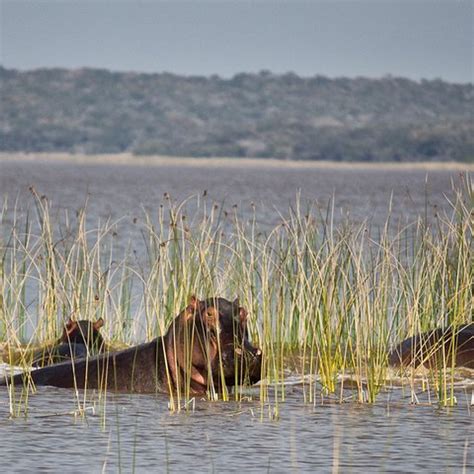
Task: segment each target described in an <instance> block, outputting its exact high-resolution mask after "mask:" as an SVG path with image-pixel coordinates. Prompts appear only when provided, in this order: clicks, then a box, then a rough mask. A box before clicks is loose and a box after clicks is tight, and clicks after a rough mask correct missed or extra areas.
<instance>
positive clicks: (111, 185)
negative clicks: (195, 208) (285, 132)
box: [0, 156, 474, 473]
mask: <svg viewBox="0 0 474 474" xmlns="http://www.w3.org/2000/svg"><path fill="white" fill-rule="evenodd" d="M34 158H35V157H34V156H32V157H29V158H26V159H25V158H22V159H21V160H15V159H11V158H8V157H7V158H5V157H4V158H3V159H0V197H1V200H5V199H8V200H9V202H10V203H12V201H14V200H15V199H17V198H18V202H19V206H20V207H22V208H24V207H25V206H26V203H28V201H29V202H30V206H31V197H30V192H29V191H28V188H29V187H30V186H34V187H35V188H36V189H37V191H38V193H39V194H45V195H47V196H48V198H49V200H50V201H51V203H52V206H53V209H68V210H69V211H71V212H73V213H74V212H75V211H76V210H77V209H79V208H80V207H82V205H83V203H84V202H85V200H86V197H87V198H88V213H89V219H92V220H97V219H99V218H101V219H105V218H107V217H109V216H111V217H112V218H114V219H117V218H120V217H125V218H124V220H123V221H122V222H121V224H120V225H121V229H122V230H121V232H122V234H121V236H120V238H121V239H122V241H123V242H126V241H128V240H129V239H132V242H134V241H135V238H136V234H135V233H134V232H135V231H133V230H132V229H133V226H132V224H131V222H132V220H133V218H134V217H138V218H141V216H142V215H143V209H146V210H148V211H149V212H154V210H155V209H156V208H157V206H158V205H159V203H160V202H162V201H163V195H164V193H170V194H171V196H172V198H174V199H176V200H182V199H185V198H187V197H188V196H190V195H192V194H197V195H202V194H203V192H204V190H207V199H209V200H210V201H211V202H213V201H215V202H217V203H220V204H222V203H223V204H222V205H223V206H224V207H228V208H232V206H233V205H234V204H237V205H238V206H239V209H241V210H242V213H243V216H244V217H245V216H247V215H250V214H251V212H252V209H253V208H252V203H255V205H256V206H257V215H258V218H259V220H260V221H261V222H263V224H264V225H266V226H268V227H271V226H273V225H275V224H277V223H278V222H279V221H280V220H281V215H280V213H279V211H280V212H282V213H285V212H286V210H287V208H288V205H289V204H290V203H293V202H294V200H295V196H296V194H297V192H298V191H300V192H301V195H302V198H303V199H304V200H315V201H317V202H318V203H319V204H320V205H321V206H322V207H324V208H325V206H326V205H327V203H328V201H329V200H330V199H331V197H332V196H334V197H335V217H336V219H337V218H342V217H343V216H345V215H346V214H347V212H350V215H351V216H352V219H353V220H355V221H361V220H363V219H365V218H370V219H371V220H372V222H373V223H374V224H375V225H382V224H383V222H384V221H385V218H386V215H387V209H388V206H389V201H390V199H391V197H392V207H393V213H392V214H393V217H394V219H398V220H402V221H410V220H413V219H415V218H416V216H419V215H421V216H426V217H432V216H433V215H434V214H435V213H436V212H439V210H440V209H446V210H447V209H448V207H449V206H448V203H447V201H446V198H445V195H448V196H450V195H451V181H452V180H457V179H458V175H459V169H434V170H429V171H426V170H423V169H405V168H404V169H386V168H381V167H366V168H363V167H356V168H354V169H351V168H350V167H327V166H324V167H318V166H310V165H307V166H301V167H295V166H292V165H291V164H285V163H281V164H275V163H270V162H268V163H266V162H259V163H257V164H255V163H252V164H251V165H249V166H242V164H239V163H236V162H232V164H219V163H220V162H209V161H202V162H201V164H200V163H199V162H198V161H193V162H192V164H190V163H189V162H183V163H182V164H179V162H178V161H176V162H171V161H170V160H164V161H163V162H155V163H154V164H153V165H152V166H145V165H143V163H142V162H137V164H130V163H128V164H123V163H121V164H111V163H107V164H106V163H100V164H93V163H84V162H81V163H79V162H76V163H74V162H72V163H67V162H65V161H64V160H56V159H45V158H44V157H43V158H42V159H41V160H36V159H34ZM86 161H87V160H86ZM241 163H246V162H241ZM11 217H12V216H11V215H9V216H7V219H6V220H5V222H4V224H5V225H8V219H11ZM123 245H124V246H125V243H123ZM137 245H138V244H137ZM301 390H302V389H301V387H299V386H298V385H295V386H291V387H288V389H287V393H288V397H287V400H286V401H285V402H284V403H282V404H281V405H280V406H279V416H278V417H276V419H271V418H272V417H271V416H269V413H272V410H273V409H274V406H272V407H270V408H268V407H265V408H264V410H263V412H262V408H261V406H260V403H259V401H258V391H255V392H254V400H253V401H249V402H246V403H241V404H236V403H233V402H228V403H223V402H207V401H200V400H197V401H196V405H195V407H194V409H193V410H190V411H189V412H180V413H171V412H170V411H169V410H168V399H167V397H166V396H144V395H113V394H110V395H108V399H107V404H106V410H105V413H103V406H102V405H100V404H96V405H94V400H90V401H89V402H87V404H86V406H87V407H91V408H94V407H95V410H94V412H93V411H92V410H90V409H88V411H87V413H88V415H87V416H86V418H85V419H82V418H75V417H74V416H72V415H71V414H70V412H72V411H74V410H75V409H76V408H77V405H76V403H75V397H74V393H73V391H71V390H61V389H54V388H40V390H39V391H38V392H37V393H36V394H34V395H32V396H31V397H30V399H29V401H28V406H29V408H28V417H27V418H23V417H18V418H13V419H10V417H9V398H8V393H7V391H6V390H5V389H2V390H0V434H1V439H2V441H1V447H0V455H1V459H2V461H1V462H2V469H3V471H4V472H32V471H34V472H59V471H61V472H84V471H87V472H102V471H104V472H132V471H137V472H240V471H242V472H276V473H287V472H338V471H339V472H360V473H365V472H430V473H431V472H453V473H457V472H463V470H464V472H472V469H473V468H474V456H473V451H474V449H473V446H474V423H473V417H472V409H473V407H472V406H471V403H472V402H471V393H472V390H473V382H472V378H470V379H469V377H468V380H467V381H466V383H464V384H463V386H462V387H459V388H458V391H457V399H458V405H457V406H455V407H454V408H450V409H447V408H438V406H437V405H436V403H432V404H429V403H422V404H419V405H416V406H414V405H411V404H410V396H409V393H408V394H407V392H406V391H405V390H403V389H401V388H395V389H392V390H389V391H387V392H385V393H384V394H382V396H380V398H379V401H378V402H377V403H376V404H375V405H360V404H356V403H346V404H336V403H328V402H326V403H325V404H324V405H319V404H317V405H313V404H304V403H303V397H302V392H301ZM423 396H426V395H420V397H421V398H423ZM422 401H423V399H422ZM425 401H426V400H425Z"/></svg>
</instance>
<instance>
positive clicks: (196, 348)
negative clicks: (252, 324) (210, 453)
mask: <svg viewBox="0 0 474 474" xmlns="http://www.w3.org/2000/svg"><path fill="white" fill-rule="evenodd" d="M246 322H247V312H246V310H245V309H244V308H243V307H241V306H240V305H239V302H238V300H235V301H234V302H230V301H228V300H226V299H224V298H219V297H212V298H209V299H206V300H203V301H200V300H198V299H197V298H196V297H194V296H193V297H191V299H190V300H189V302H188V305H187V306H186V308H185V309H184V310H182V311H181V312H180V313H179V314H178V316H177V317H176V318H175V319H174V320H173V322H172V323H171V325H170V327H169V328H168V331H167V332H166V334H165V335H164V336H162V337H158V338H156V339H154V340H152V341H151V342H147V343H144V344H140V345H137V346H134V347H131V348H128V349H125V350H121V351H117V352H114V353H107V354H102V355H99V356H96V357H92V358H90V357H89V358H86V359H82V360H75V361H69V362H63V363H60V364H55V365H52V366H49V367H44V368H41V369H38V370H34V371H31V372H30V373H23V374H18V375H15V376H13V377H10V378H8V379H6V380H2V381H0V385H6V384H7V383H14V384H23V383H26V382H28V381H29V380H31V381H32V382H34V383H35V384H36V385H51V386H55V387H64V388H73V387H75V388H90V389H106V390H112V391H118V392H131V393H155V392H168V393H173V392H180V393H182V394H186V395H204V394H206V393H207V392H208V391H209V390H211V389H212V388H213V389H214V390H216V389H219V387H220V388H221V389H222V387H223V386H224V385H225V386H234V385H240V384H244V383H248V384H254V383H256V382H258V381H259V380H260V376H261V364H262V352H261V351H260V349H257V348H256V347H254V346H253V345H252V344H251V343H250V341H249V339H248V335H247V329H246Z"/></svg>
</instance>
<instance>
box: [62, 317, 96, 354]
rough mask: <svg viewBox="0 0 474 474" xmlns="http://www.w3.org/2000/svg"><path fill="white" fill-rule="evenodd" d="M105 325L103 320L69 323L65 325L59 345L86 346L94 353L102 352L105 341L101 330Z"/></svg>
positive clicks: (72, 321)
mask: <svg viewBox="0 0 474 474" xmlns="http://www.w3.org/2000/svg"><path fill="white" fill-rule="evenodd" d="M103 325H104V320H103V319H102V318H100V319H98V320H97V321H88V320H85V319H82V320H79V321H74V320H73V319H69V321H68V322H67V323H66V324H65V325H64V330H63V334H62V336H61V338H60V340H59V343H67V344H78V345H84V346H86V347H87V348H88V349H89V350H91V351H93V352H100V351H101V350H102V348H103V346H104V340H103V339H102V336H101V334H100V332H99V329H100V328H101V327H102V326H103Z"/></svg>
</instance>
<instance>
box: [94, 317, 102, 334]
mask: <svg viewBox="0 0 474 474" xmlns="http://www.w3.org/2000/svg"><path fill="white" fill-rule="evenodd" d="M103 325H104V319H103V318H99V319H98V320H97V321H96V322H94V323H92V327H93V328H94V329H95V330H96V331H98V330H99V329H100V328H101V327H102V326H103Z"/></svg>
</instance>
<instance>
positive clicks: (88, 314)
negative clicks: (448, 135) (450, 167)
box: [0, 176, 474, 413]
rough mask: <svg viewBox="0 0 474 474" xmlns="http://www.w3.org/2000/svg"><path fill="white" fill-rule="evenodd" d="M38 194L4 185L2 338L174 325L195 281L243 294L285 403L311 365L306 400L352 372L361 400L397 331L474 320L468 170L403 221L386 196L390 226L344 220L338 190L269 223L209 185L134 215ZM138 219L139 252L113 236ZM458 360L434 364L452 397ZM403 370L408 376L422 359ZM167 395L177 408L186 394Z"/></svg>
mask: <svg viewBox="0 0 474 474" xmlns="http://www.w3.org/2000/svg"><path fill="white" fill-rule="evenodd" d="M32 196H33V197H32V200H33V203H34V206H33V207H32V208H31V209H30V210H29V211H25V212H21V211H20V205H19V203H16V205H15V206H14V207H13V209H11V208H10V207H9V205H8V203H7V201H6V200H5V203H4V205H3V208H2V211H1V215H0V220H1V221H2V229H3V231H2V235H0V338H1V340H2V341H3V342H4V344H5V347H6V348H8V347H17V346H19V345H21V344H24V345H25V344H26V346H28V345H32V344H33V343H34V344H37V343H42V342H43V341H46V340H51V339H52V338H54V336H55V335H57V334H58V331H59V328H60V325H61V323H62V322H63V321H66V320H67V319H68V318H69V317H71V316H73V317H77V318H81V319H93V320H96V319H98V318H100V317H102V318H104V320H105V321H106V332H107V333H108V337H109V340H112V342H115V343H117V344H132V343H134V342H136V341H138V340H150V339H152V338H154V337H157V336H158V335H162V334H164V333H165V331H166V328H167V327H168V325H169V323H170V322H171V320H172V319H173V318H174V316H175V315H176V314H178V312H179V311H180V310H181V309H182V308H183V307H185V306H186V304H187V299H188V297H189V295H191V294H196V295H198V296H200V297H203V298H204V297H208V296H211V295H219V296H223V297H227V298H228V299H234V298H235V297H236V296H238V297H239V298H240V302H241V305H243V306H245V307H246V308H247V309H248V311H249V314H250V318H249V332H250V336H251V338H252V340H253V341H254V343H255V344H256V345H258V346H259V347H261V348H262V350H263V352H264V356H265V357H264V364H263V381H262V382H261V384H260V397H261V400H262V403H266V402H267V401H269V402H270V403H273V404H274V407H275V410H276V412H277V411H278V404H279V403H280V401H282V400H284V399H285V381H286V379H287V378H288V376H289V375H298V376H300V377H301V378H302V385H303V390H302V393H303V399H304V401H306V402H313V403H314V402H315V401H316V400H317V399H320V397H325V396H330V395H331V394H334V395H335V396H336V397H338V399H339V400H342V399H344V398H345V396H346V395H345V394H344V393H345V392H344V390H345V383H344V380H347V378H350V379H351V386H352V387H355V388H353V390H354V396H353V399H355V400H358V401H360V402H370V403H373V402H375V401H376V400H377V398H378V396H379V393H380V391H381V390H382V389H383V388H384V387H385V386H386V385H387V383H389V382H390V379H391V377H392V375H393V371H392V370H390V369H389V368H388V361H387V355H388V350H389V348H390V346H391V345H393V344H394V343H395V342H397V341H401V340H403V339H404V338H406V337H408V336H411V335H414V334H416V333H419V332H422V331H426V330H430V329H433V328H435V327H440V326H441V327H448V326H457V325H460V324H463V323H470V322H472V321H473V284H472V282H473V281H474V274H473V273H474V270H473V268H474V265H473V247H472V234H473V218H472V212H473V207H474V192H473V187H472V181H471V179H470V177H469V176H464V177H463V179H462V182H461V185H460V187H458V188H453V197H452V199H451V200H450V208H451V212H448V213H440V214H438V215H435V216H434V217H433V218H432V219H431V220H430V221H429V220H428V219H427V218H426V216H420V218H419V219H418V220H416V221H415V222H410V223H401V222H392V218H391V213H390V210H389V211H388V214H387V220H386V223H385V225H384V226H383V227H382V228H380V229H379V228H374V227H373V226H371V225H370V224H369V223H368V222H363V223H359V224H354V223H351V222H350V221H347V220H343V221H342V222H341V223H340V224H337V225H336V224H335V223H334V217H335V216H334V214H335V211H334V209H333V208H332V205H331V203H330V205H329V206H328V208H327V209H323V210H322V209H320V208H318V207H317V206H315V205H312V204H305V203H302V202H301V200H300V199H299V198H297V200H296V204H295V206H294V207H292V208H291V209H289V211H288V213H287V215H286V216H284V217H282V220H281V223H280V224H278V225H277V226H275V227H274V228H273V229H268V228H265V227H263V226H261V225H260V224H259V222H258V212H257V209H255V208H254V209H253V211H254V212H253V214H251V215H250V218H249V217H245V218H244V217H242V216H241V215H240V212H239V210H238V209H237V208H232V209H225V208H224V206H223V205H221V204H217V203H214V202H211V201H210V200H208V199H207V198H204V197H200V196H198V197H191V198H189V199H187V200H186V201H184V202H182V203H175V202H174V201H173V200H172V199H171V198H170V197H169V196H165V198H164V201H163V203H162V204H160V205H159V206H157V210H156V211H155V212H153V213H150V214H147V213H145V214H144V216H143V218H140V219H139V220H138V222H137V221H136V220H135V221H134V222H133V223H132V222H127V221H125V220H122V221H117V222H113V221H110V220H109V221H105V222H97V223H95V224H94V225H91V224H90V221H89V220H88V219H87V205H86V206H85V207H84V208H83V209H81V210H80V211H79V212H77V214H76V215H74V216H72V217H71V216H70V215H68V214H67V213H64V214H62V215H59V214H58V215H52V214H51V212H52V209H53V208H52V206H51V203H50V202H49V201H48V199H47V198H46V197H44V196H39V195H38V194H37V193H36V191H35V190H32ZM86 204H87V203H86ZM131 225H134V226H140V231H141V235H142V238H143V249H144V251H143V252H141V253H138V254H136V253H135V252H133V251H131V250H130V247H128V248H127V247H123V243H122V247H120V246H119V244H117V239H116V232H117V229H118V228H121V229H125V230H126V229H127V226H131ZM27 334H28V335H29V336H28V337H26V335H27ZM5 350H7V349H5ZM446 360H448V359H446ZM452 369H453V367H450V366H449V364H448V363H446V361H445V363H444V365H443V366H441V367H438V368H437V370H432V371H430V372H429V374H428V375H427V376H426V378H425V379H424V380H425V382H426V383H428V385H429V386H430V387H432V389H431V390H432V392H433V393H435V394H436V396H437V398H438V400H439V402H440V403H442V404H451V403H453V402H454V400H455V397H454V384H455V376H454V371H453V370H452ZM402 377H403V379H402V380H403V383H406V384H408V385H409V386H410V387H411V389H412V391H414V390H415V388H414V387H415V381H416V380H415V371H414V370H406V371H404V372H402ZM346 387H347V384H346ZM244 393H245V392H241V391H235V392H234V394H233V395H232V397H233V398H237V399H238V398H240V397H241V396H242V395H243V394H244ZM213 396H223V397H224V398H230V395H229V394H227V393H224V394H221V395H217V394H214V395H213ZM173 397H174V395H173ZM173 397H172V405H173V406H175V407H179V406H182V405H183V403H186V402H187V399H188V398H189V397H188V394H186V393H178V394H177V395H176V399H174V398H173ZM274 413H275V411H274Z"/></svg>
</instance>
